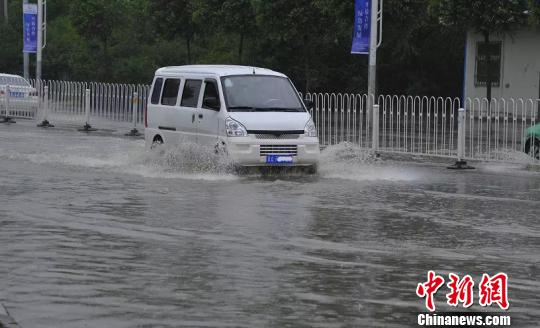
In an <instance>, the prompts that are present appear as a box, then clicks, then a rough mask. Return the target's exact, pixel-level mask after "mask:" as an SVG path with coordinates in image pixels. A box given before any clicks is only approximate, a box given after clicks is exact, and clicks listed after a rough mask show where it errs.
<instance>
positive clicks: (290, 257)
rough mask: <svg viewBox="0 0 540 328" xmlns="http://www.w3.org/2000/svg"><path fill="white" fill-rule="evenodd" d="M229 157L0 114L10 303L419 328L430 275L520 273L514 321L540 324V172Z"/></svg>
mask: <svg viewBox="0 0 540 328" xmlns="http://www.w3.org/2000/svg"><path fill="white" fill-rule="evenodd" d="M226 164H227V163H223V161H221V160H219V159H216V158H214V156H213V155H210V154H208V155H205V154H204V152H203V153H201V152H199V151H198V150H197V149H196V147H178V148H175V149H166V150H163V151H158V152H146V151H145V149H144V142H143V141H142V140H140V139H138V140H133V139H128V138H124V137H120V136H117V135H113V134H111V133H108V132H106V133H98V134H94V135H86V134H82V133H79V132H76V131H74V130H73V129H67V128H64V129H62V128H56V129H52V130H38V129H37V128H35V127H32V126H31V125H30V124H25V123H22V124H21V123H17V124H15V125H9V126H6V125H1V126H0V201H1V202H0V209H1V210H0V302H1V303H3V304H4V305H5V307H6V308H7V309H8V310H9V312H10V313H11V315H12V316H13V317H14V318H15V319H16V320H17V321H18V322H19V324H20V325H21V326H22V327H23V328H36V327H70V328H71V327H110V328H116V327H414V326H416V320H417V318H416V316H417V314H418V313H419V312H425V307H424V301H423V300H422V299H420V298H418V297H417V296H416V294H415V290H416V285H417V284H418V283H420V282H424V281H425V280H426V273H427V271H428V270H434V271H436V272H437V273H438V274H441V275H443V276H447V275H448V273H450V272H454V273H457V274H459V275H461V276H463V275H466V274H470V275H471V276H472V277H473V279H474V280H475V282H476V285H477V284H478V283H479V282H480V278H481V275H482V273H488V274H492V275H493V274H496V273H498V272H505V273H507V274H508V277H509V292H508V293H509V298H510V310H509V312H508V313H509V314H510V315H511V316H512V325H513V326H516V327H537V326H538V322H539V321H540V297H539V296H538V295H540V281H539V279H538V278H539V277H540V222H539V220H540V219H539V218H540V173H536V172H530V171H524V170H522V169H521V167H519V166H509V165H501V164H481V165H479V167H478V169H477V170H475V171H467V172H455V171H448V170H446V169H445V167H444V166H442V165H420V164H411V163H409V164H406V163H402V162H395V161H392V160H388V159H386V160H380V159H376V158H375V157H374V156H373V155H372V154H369V153H366V152H364V151H361V150H359V149H355V148H351V147H347V146H344V145H340V146H335V147H332V148H330V149H327V150H326V151H325V152H324V154H323V159H322V164H321V169H320V173H319V174H318V175H316V176H303V175H301V174H271V175H261V174H259V173H254V172H253V173H250V174H247V175H242V176H237V175H234V174H232V173H230V171H229V170H228V169H227V165H226ZM476 285H475V286H476ZM445 293H446V289H444V288H441V289H440V291H439V293H438V294H437V296H436V306H437V310H440V311H450V310H453V311H458V310H460V309H459V308H457V309H454V308H450V307H448V306H446V305H445ZM474 301H475V305H473V307H472V308H471V309H470V310H473V311H495V312H501V311H500V310H498V307H497V306H496V305H493V306H492V307H488V308H480V307H479V306H478V299H477V293H476V292H475V299H474Z"/></svg>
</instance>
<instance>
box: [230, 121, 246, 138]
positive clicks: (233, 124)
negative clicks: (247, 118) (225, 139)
mask: <svg viewBox="0 0 540 328" xmlns="http://www.w3.org/2000/svg"><path fill="white" fill-rule="evenodd" d="M225 127H226V129H227V136H229V137H247V135H248V133H247V130H246V128H245V127H244V126H243V125H242V124H241V123H240V122H237V121H235V120H233V119H232V118H230V117H228V118H227V119H226V120H225Z"/></svg>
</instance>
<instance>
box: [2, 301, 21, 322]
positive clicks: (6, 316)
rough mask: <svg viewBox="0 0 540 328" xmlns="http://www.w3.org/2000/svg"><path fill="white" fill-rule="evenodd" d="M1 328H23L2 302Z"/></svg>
mask: <svg viewBox="0 0 540 328" xmlns="http://www.w3.org/2000/svg"><path fill="white" fill-rule="evenodd" d="M0 328H21V327H20V326H19V325H18V324H17V323H16V322H15V319H13V318H12V317H11V316H10V315H9V312H8V311H7V310H6V308H5V307H4V306H3V305H2V304H0Z"/></svg>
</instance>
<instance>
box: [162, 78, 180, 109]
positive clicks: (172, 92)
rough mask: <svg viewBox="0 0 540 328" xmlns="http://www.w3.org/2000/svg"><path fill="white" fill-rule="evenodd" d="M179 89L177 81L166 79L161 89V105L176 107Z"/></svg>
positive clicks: (178, 81)
mask: <svg viewBox="0 0 540 328" xmlns="http://www.w3.org/2000/svg"><path fill="white" fill-rule="evenodd" d="M179 89H180V80H179V79H167V80H165V86H164V87H163V96H162V97H161V104H162V105H166V106H174V105H176V101H177V100H178V90H179Z"/></svg>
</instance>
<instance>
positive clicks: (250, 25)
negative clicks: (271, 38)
mask: <svg viewBox="0 0 540 328" xmlns="http://www.w3.org/2000/svg"><path fill="white" fill-rule="evenodd" d="M220 13H221V17H223V28H224V29H225V30H227V31H229V32H232V33H236V34H237V35H238V38H239V40H238V63H239V64H241V63H242V59H243V52H244V44H245V42H244V41H245V38H246V37H247V36H251V35H253V34H254V33H255V28H256V22H255V12H254V8H253V5H252V3H251V1H250V0H225V1H223V3H222V5H221V10H220Z"/></svg>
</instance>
